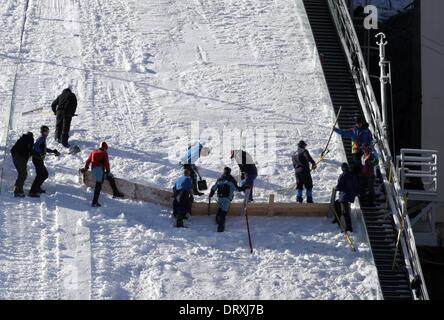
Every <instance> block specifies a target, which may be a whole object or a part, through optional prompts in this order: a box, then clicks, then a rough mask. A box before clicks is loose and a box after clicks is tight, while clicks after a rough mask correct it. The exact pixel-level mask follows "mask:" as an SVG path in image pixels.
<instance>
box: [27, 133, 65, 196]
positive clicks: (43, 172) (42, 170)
mask: <svg viewBox="0 0 444 320" xmlns="http://www.w3.org/2000/svg"><path fill="white" fill-rule="evenodd" d="M40 133H41V136H40V137H39V138H38V139H37V141H36V142H35V143H34V147H33V149H32V163H33V164H34V167H35V172H36V177H35V179H34V182H33V183H32V186H31V190H30V191H29V196H30V197H31V198H39V197H40V194H41V193H46V191H45V190H43V189H42V184H43V183H44V182H45V181H46V179H48V170H47V169H46V167H45V156H46V154H47V153H52V154H54V155H55V156H56V157H58V156H60V153H59V152H58V151H57V150H52V149H49V148H47V147H46V139H47V138H48V135H49V128H48V127H47V126H42V127H41V128H40Z"/></svg>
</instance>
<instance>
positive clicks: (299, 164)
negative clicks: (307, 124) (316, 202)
mask: <svg viewBox="0 0 444 320" xmlns="http://www.w3.org/2000/svg"><path fill="white" fill-rule="evenodd" d="M306 147H307V143H306V142H305V141H303V140H301V141H299V143H298V150H297V151H295V152H294V153H293V156H292V161H293V167H294V170H295V174H296V189H297V201H298V202H299V203H302V202H303V201H304V198H303V192H304V187H305V190H306V194H307V203H313V179H312V178H311V170H314V169H316V162H315V161H314V160H313V158H312V157H311V155H310V152H308V150H307V149H306ZM310 164H311V169H310Z"/></svg>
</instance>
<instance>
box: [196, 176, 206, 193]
mask: <svg viewBox="0 0 444 320" xmlns="http://www.w3.org/2000/svg"><path fill="white" fill-rule="evenodd" d="M197 188H198V189H199V191H205V190H208V185H207V180H202V178H200V179H199V181H197Z"/></svg>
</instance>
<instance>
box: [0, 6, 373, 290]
mask: <svg viewBox="0 0 444 320" xmlns="http://www.w3.org/2000/svg"><path fill="white" fill-rule="evenodd" d="M0 15H1V25H0V26H1V27H0V39H1V40H2V45H1V47H0V97H1V100H0V112H1V114H0V116H1V125H0V130H1V131H0V139H1V140H0V141H2V144H1V146H2V147H1V150H0V152H2V153H3V152H5V151H7V150H9V148H10V146H11V144H12V143H13V142H14V141H15V140H16V139H17V138H18V136H19V135H20V134H21V133H22V132H25V131H28V130H32V131H33V132H35V133H37V132H38V128H39V127H40V125H42V124H49V125H50V126H51V128H53V123H54V117H53V115H52V114H51V113H48V112H47V111H50V109H49V105H50V103H51V101H52V99H53V98H54V97H55V96H56V95H57V94H58V93H59V92H60V91H61V90H62V89H63V88H64V87H66V86H67V85H68V84H70V85H72V87H73V90H74V91H75V92H76V93H77V95H78V99H79V108H78V113H79V117H78V118H75V120H74V121H73V130H72V137H71V142H72V143H77V144H79V145H80V147H81V148H82V150H83V151H82V153H81V154H79V155H77V156H75V157H70V156H68V155H66V154H65V155H64V156H63V157H61V158H52V157H48V159H47V165H48V168H49V171H50V178H49V180H48V182H47V183H46V189H47V191H48V194H47V195H46V196H44V197H42V199H41V200H38V201H36V200H29V199H25V200H21V201H16V200H15V199H13V198H12V197H11V192H10V191H11V188H12V185H13V181H14V178H15V173H14V171H13V170H12V168H13V166H12V163H11V159H10V157H9V156H7V157H6V162H5V163H4V169H5V170H4V174H3V178H4V179H2V193H1V201H2V202H1V204H0V206H1V207H0V209H1V210H0V298H69V299H76V298H94V299H96V298H130V299H157V298H160V299H162V298H196V299H198V298H210V297H211V298H254V299H255V298H259V299H265V298H282V299H290V298H298V299H316V298H324V299H372V298H376V295H377V294H376V292H377V290H378V284H377V280H376V270H375V268H374V266H373V264H372V262H371V259H370V258H369V254H368V253H369V250H368V248H367V247H366V246H365V245H364V244H361V245H360V252H359V253H357V254H354V255H352V254H350V252H349V249H348V248H347V247H346V245H345V244H344V242H343V241H342V237H341V235H339V234H338V232H337V230H336V228H335V227H333V226H331V225H329V224H328V223H326V221H322V220H319V219H278V218H275V219H252V220H253V221H252V226H253V227H252V228H253V241H254V245H255V247H256V251H255V254H254V255H253V256H251V255H249V254H248V252H247V251H246V250H245V246H246V244H247V243H246V238H245V237H246V236H245V232H244V224H243V223H244V222H243V220H242V219H240V218H239V219H237V218H233V219H229V222H228V225H227V233H225V234H222V235H220V234H215V232H214V225H213V223H212V220H211V219H209V218H207V219H206V218H199V219H197V218H196V219H193V221H192V222H191V225H190V228H188V229H185V230H176V229H173V228H172V223H171V220H169V218H168V216H169V212H168V211H166V210H163V209H161V208H158V207H154V206H147V205H143V204H139V203H130V202H124V201H115V200H111V199H108V198H106V196H103V198H102V200H103V201H102V202H103V204H104V205H105V206H104V207H103V208H102V209H100V210H91V209H90V208H89V201H90V199H91V196H92V195H91V190H88V191H86V190H84V189H83V188H82V187H80V186H78V185H77V178H76V171H77V169H78V168H79V167H81V166H82V165H83V161H84V160H85V158H86V156H87V155H88V153H89V152H90V151H91V150H92V149H93V148H95V146H96V145H97V143H98V142H99V141H102V140H106V141H107V142H108V144H109V145H110V156H111V161H112V170H113V172H114V173H115V174H116V175H118V176H122V177H126V178H128V179H130V180H133V181H137V182H142V183H147V184H148V183H149V184H154V185H157V186H159V187H163V188H170V187H171V185H172V182H173V181H174V180H175V178H176V177H177V176H178V175H179V174H180V170H179V168H178V166H177V163H175V162H172V161H170V160H169V159H168V156H169V153H170V148H171V147H172V146H174V145H175V144H176V143H177V138H176V131H175V130H185V132H188V133H190V130H191V124H192V122H195V121H198V122H199V127H200V129H201V130H202V131H204V130H205V129H206V132H209V130H210V129H211V130H212V132H213V134H212V138H211V140H209V139H206V138H205V136H203V137H202V141H203V142H204V143H206V144H207V145H209V146H210V147H212V149H213V152H212V154H211V156H210V157H208V158H205V159H203V161H202V162H201V163H200V164H199V165H200V166H201V167H202V168H203V169H202V170H201V173H202V174H203V175H204V176H205V177H207V178H208V180H209V183H211V182H213V181H214V180H215V179H216V178H217V177H218V175H219V173H220V171H221V168H223V166H224V165H233V164H232V163H231V161H230V159H229V154H228V152H220V153H218V152H217V150H218V144H217V137H218V136H220V137H222V134H223V132H224V130H225V132H233V131H235V130H236V129H238V130H242V131H244V132H246V133H247V134H249V135H250V136H251V135H252V134H253V135H254V134H256V136H260V135H261V132H262V131H261V130H263V132H264V133H265V134H266V135H267V134H268V133H271V134H272V136H273V134H275V136H276V146H277V149H276V159H275V160H276V161H274V158H273V157H271V160H270V158H267V157H265V156H262V157H261V156H258V157H256V160H257V161H258V163H259V167H260V177H259V179H258V187H257V189H256V199H257V200H258V201H260V200H265V199H267V197H268V194H269V193H271V192H273V193H277V194H278V195H277V200H278V201H294V194H293V192H290V191H285V189H288V188H291V187H292V186H293V185H294V174H293V169H292V167H291V160H290V155H291V152H292V151H294V149H295V148H296V144H297V142H298V141H299V140H300V139H305V140H306V141H307V142H308V143H309V148H310V150H311V153H312V154H313V156H314V157H316V158H317V157H318V156H319V154H320V152H321V151H322V148H323V146H324V144H325V142H326V139H327V138H328V134H329V132H330V128H331V125H332V123H333V118H334V115H333V109H332V107H331V105H330V102H329V99H328V93H327V89H326V86H325V83H324V80H323V76H322V71H321V68H320V65H319V61H318V56H317V52H316V49H315V46H314V41H313V39H312V36H311V34H310V29H309V25H308V22H307V18H306V16H305V13H304V10H303V5H302V3H301V1H300V0H296V1H295V0H277V1H273V2H270V1H266V0H257V1H251V0H240V1H213V0H209V1H208V0H207V1H201V0H194V1H179V0H158V1H118V0H107V1H104V0H94V1H88V2H87V3H86V2H85V1H77V0H19V1H15V0H14V1H13V0H0ZM38 107H45V111H44V112H36V113H32V114H28V115H22V113H23V112H26V111H29V110H33V109H35V108H38ZM49 144H50V146H52V147H58V146H56V145H55V143H54V141H53V140H52V139H50V141H49ZM331 148H332V152H331V154H330V157H329V159H328V160H327V161H325V163H324V165H322V166H321V168H320V169H319V170H318V171H317V172H316V173H315V175H314V181H315V185H316V187H315V190H314V191H315V199H316V201H319V202H321V201H328V200H329V194H330V192H331V191H330V190H331V188H332V187H333V186H334V184H335V180H336V178H337V176H338V174H339V171H340V170H339V164H340V163H341V162H342V161H343V160H344V152H343V149H342V146H341V142H340V139H338V138H337V137H334V140H333V142H332V146H331ZM225 151H226V150H225ZM2 158H3V156H2ZM1 161H2V160H1ZM31 172H32V174H31V176H30V177H29V178H28V181H27V188H29V184H30V182H31V181H32V178H33V175H34V174H33V170H32V171H31ZM239 282H242V283H245V286H242V287H243V288H244V289H245V290H243V291H238V287H239ZM332 284H334V285H332Z"/></svg>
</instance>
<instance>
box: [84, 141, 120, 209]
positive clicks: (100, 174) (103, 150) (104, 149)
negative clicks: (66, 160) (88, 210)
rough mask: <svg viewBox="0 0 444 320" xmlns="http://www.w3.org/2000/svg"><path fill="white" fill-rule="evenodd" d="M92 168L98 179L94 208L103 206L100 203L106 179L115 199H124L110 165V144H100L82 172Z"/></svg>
mask: <svg viewBox="0 0 444 320" xmlns="http://www.w3.org/2000/svg"><path fill="white" fill-rule="evenodd" d="M90 166H91V172H92V174H93V176H94V177H95V178H96V185H95V187H94V197H93V200H92V204H91V206H92V207H93V208H98V207H101V206H102V205H101V204H100V203H99V196H100V192H101V191H102V185H103V183H104V181H105V179H106V180H108V182H109V184H110V186H111V188H112V190H113V198H123V197H124V195H123V193H121V192H120V191H119V189H118V188H117V185H116V181H115V179H114V176H113V175H112V173H111V169H110V164H109V160H108V144H107V143H106V142H102V143H100V147H99V149H97V150H94V151H93V152H91V154H90V155H89V157H88V159H87V160H86V163H85V167H84V168H83V169H82V170H81V172H82V173H85V172H86V171H88V170H89V167H90Z"/></svg>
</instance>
